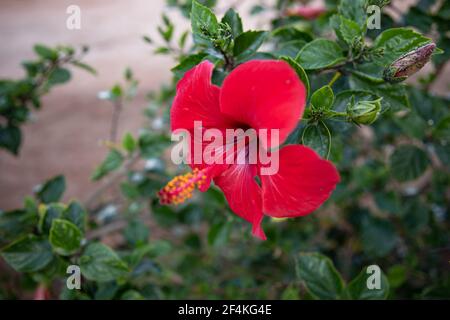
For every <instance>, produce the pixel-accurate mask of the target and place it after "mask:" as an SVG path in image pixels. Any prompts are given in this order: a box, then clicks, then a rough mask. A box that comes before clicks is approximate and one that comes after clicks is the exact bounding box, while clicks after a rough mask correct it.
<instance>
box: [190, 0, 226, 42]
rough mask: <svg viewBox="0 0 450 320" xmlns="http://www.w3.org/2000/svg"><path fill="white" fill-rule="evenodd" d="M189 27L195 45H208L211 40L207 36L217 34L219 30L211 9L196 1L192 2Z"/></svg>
mask: <svg viewBox="0 0 450 320" xmlns="http://www.w3.org/2000/svg"><path fill="white" fill-rule="evenodd" d="M191 26H192V32H193V34H194V41H195V43H197V44H209V43H210V40H211V39H210V37H209V36H208V35H211V34H212V35H214V34H217V32H218V30H219V23H218V21H217V18H216V16H215V15H214V13H213V12H212V11H211V9H209V8H207V7H205V6H203V5H201V4H200V3H199V2H198V1H196V0H193V1H192V9H191Z"/></svg>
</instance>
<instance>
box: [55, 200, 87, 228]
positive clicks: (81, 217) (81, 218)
mask: <svg viewBox="0 0 450 320" xmlns="http://www.w3.org/2000/svg"><path fill="white" fill-rule="evenodd" d="M61 219H65V220H68V221H70V222H72V223H73V224H74V225H75V226H77V227H78V229H80V230H81V231H82V232H84V231H85V230H86V220H87V214H86V210H84V209H83V207H82V206H81V204H80V203H78V202H76V201H73V202H71V203H70V204H69V206H68V207H67V208H66V209H65V210H64V211H63V212H62V214H61Z"/></svg>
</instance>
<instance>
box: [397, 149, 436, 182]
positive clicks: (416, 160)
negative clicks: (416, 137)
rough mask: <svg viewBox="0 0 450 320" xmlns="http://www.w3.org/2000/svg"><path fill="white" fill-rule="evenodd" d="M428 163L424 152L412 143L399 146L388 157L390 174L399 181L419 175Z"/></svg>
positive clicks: (428, 160)
mask: <svg viewBox="0 0 450 320" xmlns="http://www.w3.org/2000/svg"><path fill="white" fill-rule="evenodd" d="M429 164H430V159H429V158H428V156H427V154H426V152H425V151H423V150H422V149H419V148H418V147H416V146H413V145H401V146H399V147H398V148H397V149H395V151H394V153H393V154H392V155H391V158H390V167H391V172H392V175H393V176H394V177H395V178H396V179H397V180H399V181H408V180H413V179H416V178H418V177H420V176H421V175H422V174H423V173H424V172H425V170H426V169H427V167H428V165H429Z"/></svg>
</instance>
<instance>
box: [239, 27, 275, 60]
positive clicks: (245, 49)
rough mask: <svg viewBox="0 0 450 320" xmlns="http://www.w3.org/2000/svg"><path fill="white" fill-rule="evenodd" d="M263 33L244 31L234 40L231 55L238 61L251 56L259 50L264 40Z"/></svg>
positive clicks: (264, 35)
mask: <svg viewBox="0 0 450 320" xmlns="http://www.w3.org/2000/svg"><path fill="white" fill-rule="evenodd" d="M266 35H267V32H265V31H246V32H244V33H242V34H241V35H240V36H239V37H237V38H236V40H235V42H234V49H233V55H234V56H235V57H237V58H238V59H244V58H246V57H249V56H251V55H252V54H254V53H255V52H256V50H258V49H259V47H260V46H261V45H262V44H263V42H264V40H265V38H266Z"/></svg>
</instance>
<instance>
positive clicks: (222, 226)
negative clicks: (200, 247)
mask: <svg viewBox="0 0 450 320" xmlns="http://www.w3.org/2000/svg"><path fill="white" fill-rule="evenodd" d="M230 233H231V224H230V223H227V222H223V221H221V222H218V223H215V224H213V225H212V226H211V228H210V229H209V231H208V244H209V245H210V246H216V247H220V246H223V245H225V244H226V243H227V241H228V238H229V236H230Z"/></svg>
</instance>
